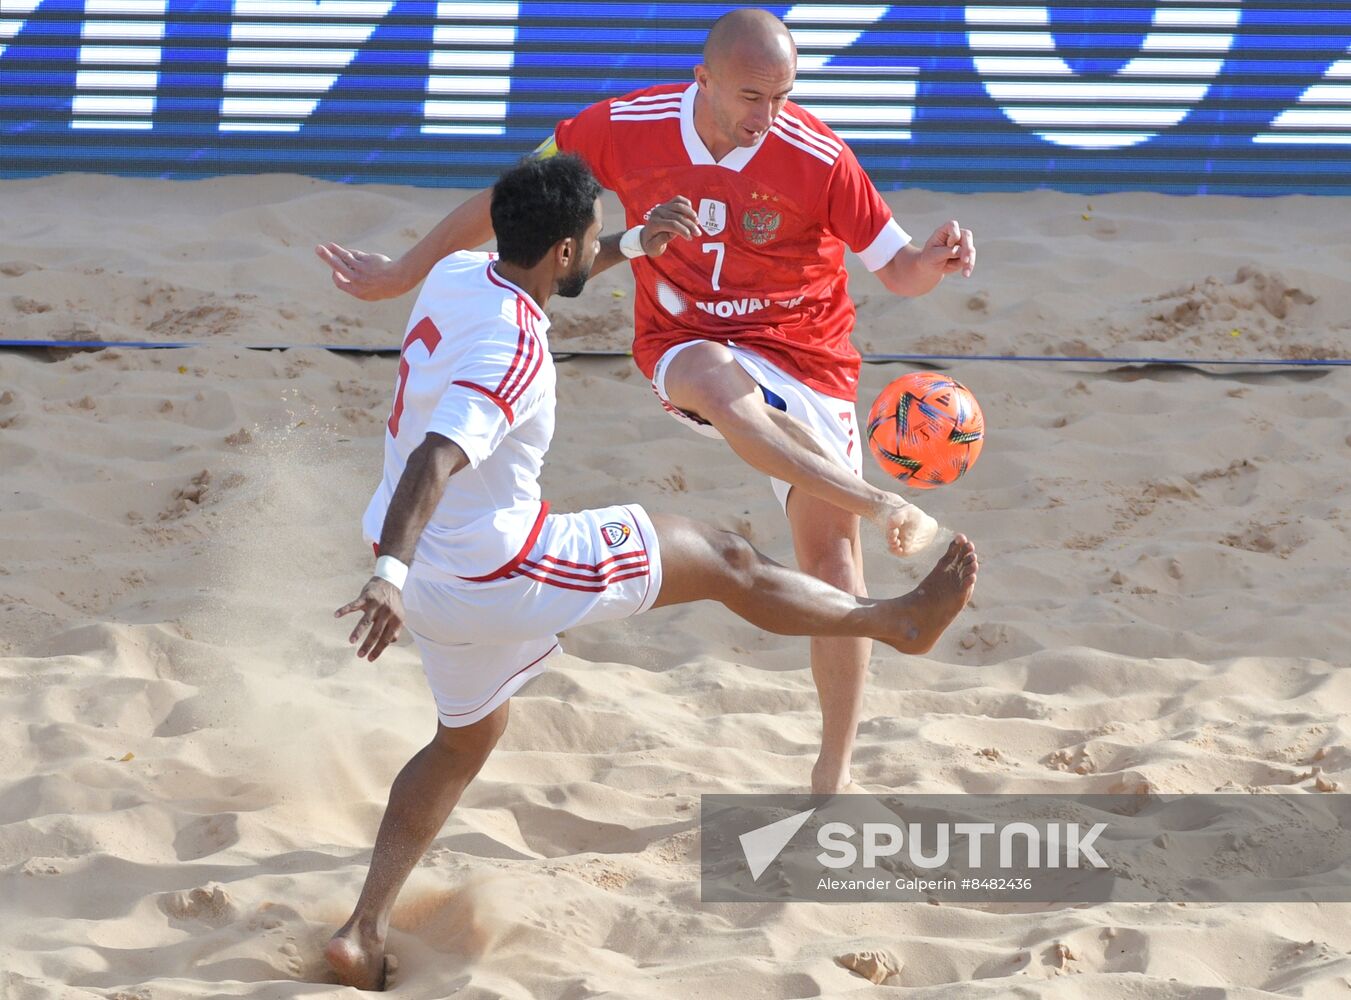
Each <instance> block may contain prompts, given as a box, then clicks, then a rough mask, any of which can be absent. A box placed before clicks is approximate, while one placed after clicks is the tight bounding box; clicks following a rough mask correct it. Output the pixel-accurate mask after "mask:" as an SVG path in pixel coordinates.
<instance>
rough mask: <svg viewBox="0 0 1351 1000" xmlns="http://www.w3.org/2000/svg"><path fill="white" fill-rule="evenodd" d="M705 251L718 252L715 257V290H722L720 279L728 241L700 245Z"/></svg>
mask: <svg viewBox="0 0 1351 1000" xmlns="http://www.w3.org/2000/svg"><path fill="white" fill-rule="evenodd" d="M700 249H701V250H703V251H704V253H711V254H716V256H715V257H714V259H713V291H715V292H717V291H721V286H720V285H719V284H718V279H720V278H721V277H722V258H723V255H724V253H726V251H727V244H726V243H705V244H704V245H703V246H702V247H700Z"/></svg>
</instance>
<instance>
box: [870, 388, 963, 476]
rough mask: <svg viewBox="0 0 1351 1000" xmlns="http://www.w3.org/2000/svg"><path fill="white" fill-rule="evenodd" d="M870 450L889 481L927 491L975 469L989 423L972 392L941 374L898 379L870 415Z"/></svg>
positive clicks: (879, 399)
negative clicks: (893, 479) (890, 479)
mask: <svg viewBox="0 0 1351 1000" xmlns="http://www.w3.org/2000/svg"><path fill="white" fill-rule="evenodd" d="M867 435H868V447H869V449H870V450H871V451H872V453H873V458H875V459H877V464H878V465H880V466H881V467H882V470H883V471H884V472H886V474H887V475H889V476H892V477H893V478H895V479H898V480H900V481H901V482H903V483H905V484H906V485H908V486H914V487H916V488H918V489H922V490H928V489H933V488H934V487H935V486H943V485H945V484H947V483H950V482H953V481H954V480H956V479H958V478H960V477H961V475H962V474H963V473H964V472H966V470H967V469H969V468H971V466H973V465H975V464H976V459H977V458H978V457H979V456H980V449H981V445H982V444H983V443H984V440H985V417H984V416H983V415H982V414H981V412H980V404H979V403H977V402H976V397H975V396H974V395H972V394H971V390H970V389H968V388H967V387H966V386H964V385H962V383H960V382H958V381H957V380H956V379H954V378H952V377H950V376H948V375H943V374H941V373H939V372H910V373H909V374H906V375H902V376H901V377H900V378H898V379H896V380H895V381H894V382H892V383H891V384H890V385H888V386H887V387H886V388H885V389H883V390H882V391H881V392H880V393H878V396H877V399H875V400H874V401H873V405H872V409H870V410H869V411H868V423H867Z"/></svg>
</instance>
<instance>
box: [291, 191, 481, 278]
mask: <svg viewBox="0 0 1351 1000" xmlns="http://www.w3.org/2000/svg"><path fill="white" fill-rule="evenodd" d="M491 207H492V191H491V190H487V189H485V190H483V191H479V192H478V193H477V194H475V195H473V196H472V197H471V198H469V199H468V200H466V201H464V202H463V203H461V204H460V205H458V206H456V207H455V209H454V210H453V211H452V212H451V213H450V214H449V215H447V216H446V217H445V218H444V219H442V220H441V221H440V222H438V223H437V224H436V226H435V227H433V229H432V231H431V232H429V233H428V234H427V235H426V236H424V237H422V239H420V240H419V241H418V242H417V243H416V244H415V245H414V246H413V248H412V249H410V250H409V251H408V252H407V253H405V254H404V255H403V256H402V257H400V258H399V259H398V260H390V259H389V258H388V257H386V256H385V255H384V254H378V253H366V252H364V251H361V250H348V249H347V248H346V247H343V246H340V245H339V244H337V243H321V244H320V245H319V246H317V247H315V248H314V252H315V253H316V254H318V255H319V259H320V260H322V261H323V262H324V263H325V264H327V265H328V266H329V267H331V268H332V269H333V284H335V285H337V286H338V287H339V288H340V289H342V290H343V291H344V292H346V293H347V294H348V295H355V296H356V297H357V298H359V299H365V300H366V301H368V302H374V301H376V300H377V299H392V298H395V297H396V296H399V295H402V294H404V292H408V291H411V290H412V289H414V288H416V287H417V286H418V283H419V282H420V281H422V279H423V278H425V277H427V275H428V273H429V272H430V271H431V269H432V268H433V267H434V266H435V265H436V262H437V261H438V260H441V259H442V258H443V257H446V256H449V255H450V254H453V253H454V252H455V251H456V250H472V249H474V247H478V246H482V245H483V244H484V243H487V242H488V241H489V240H490V239H492V238H493V220H492V212H491Z"/></svg>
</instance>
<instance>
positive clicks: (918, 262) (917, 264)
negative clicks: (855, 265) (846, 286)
mask: <svg viewBox="0 0 1351 1000" xmlns="http://www.w3.org/2000/svg"><path fill="white" fill-rule="evenodd" d="M975 267H976V241H975V238H974V237H973V236H972V235H971V230H969V229H963V228H962V227H961V226H960V225H958V224H957V221H956V220H955V219H954V220H953V221H951V222H945V223H944V224H943V225H941V226H939V227H938V228H937V229H935V230H934V234H933V235H932V236H930V237H929V239H928V241H927V242H925V244H924V246H922V247H917V246H915V245H914V244H913V243H911V244H908V245H906V246H903V247H901V249H900V250H898V251H896V256H894V257H892V258H891V260H890V261H889V262H888V263H886V264H884V265H883V266H882V267H880V268H878V269H877V270H876V271H875V272H873V273H874V274H876V275H877V277H878V278H879V279H880V280H881V282H882V284H883V285H885V286H886V289H887V291H889V292H891V293H892V294H893V295H907V296H916V295H923V294H925V293H926V292H930V291H932V290H933V289H934V287H935V286H936V285H937V284H938V283H939V282H940V281H942V280H943V278H944V276H945V275H949V274H954V273H956V272H957V271H961V272H962V276H963V277H967V278H969V277H971V272H972V271H974V270H975Z"/></svg>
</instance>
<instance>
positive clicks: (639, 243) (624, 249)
mask: <svg viewBox="0 0 1351 1000" xmlns="http://www.w3.org/2000/svg"><path fill="white" fill-rule="evenodd" d="M619 252H620V253H622V254H623V255H624V256H625V257H628V258H629V259H630V260H632V259H633V258H634V257H644V256H646V255H647V251H646V250H644V249H643V227H642V226H634V227H633V228H632V229H630V230H629V231H628V232H627V233H625V234H624V235H623V236H621V237H620V238H619Z"/></svg>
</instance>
